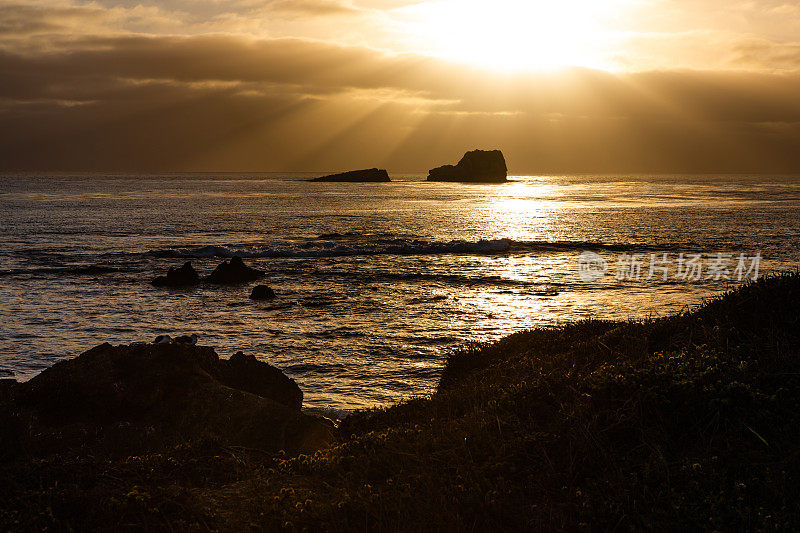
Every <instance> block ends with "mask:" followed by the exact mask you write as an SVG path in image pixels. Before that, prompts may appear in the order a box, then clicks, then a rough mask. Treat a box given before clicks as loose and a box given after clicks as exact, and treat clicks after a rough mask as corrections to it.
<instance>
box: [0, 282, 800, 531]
mask: <svg viewBox="0 0 800 533" xmlns="http://www.w3.org/2000/svg"><path fill="white" fill-rule="evenodd" d="M114 350H121V351H122V352H120V353H125V354H128V356H129V357H130V359H128V360H127V361H128V362H129V363H130V364H134V365H139V366H135V367H136V368H139V369H141V368H143V367H142V366H141V364H142V360H141V358H140V356H139V355H137V354H139V353H140V352H141V353H145V354H149V355H148V357H150V358H151V359H149V360H148V361H147V364H148V365H152V366H155V367H157V368H158V372H156V374H155V375H157V376H159V379H161V380H162V381H159V382H158V383H161V384H162V385H163V386H164V387H169V386H175V385H176V383H178V384H180V386H181V387H182V388H180V389H179V392H180V395H181V396H179V397H184V396H185V397H188V398H190V399H191V400H192V401H187V402H184V403H180V402H177V403H173V404H170V409H171V413H170V416H166V415H165V418H164V419H163V420H159V421H153V422H152V423H150V424H145V427H146V428H149V429H147V431H146V433H147V435H141V434H140V433H139V432H138V428H137V426H135V425H134V426H131V425H130V424H129V425H125V423H124V422H125V420H124V417H122V418H116V419H114V420H113V425H114V428H115V429H114V431H111V432H109V431H110V430H109V428H108V427H107V426H102V425H97V424H96V421H93V422H92V424H88V423H87V420H89V418H90V413H87V412H80V407H79V406H73V405H67V404H59V405H58V407H59V409H61V413H62V415H63V416H67V417H73V418H75V419H76V420H80V421H81V424H83V425H82V426H80V425H79V426H74V427H73V426H71V427H73V429H74V428H75V427H77V428H83V430H84V431H82V432H78V433H77V434H72V435H66V434H65V433H59V432H58V431H53V432H50V433H46V432H43V431H42V430H41V425H42V424H44V423H45V422H44V421H43V420H41V419H39V418H36V416H35V414H36V412H33V415H31V411H30V407H29V406H28V407H25V406H24V405H23V403H24V402H22V400H20V395H21V393H20V390H22V389H20V387H22V385H19V384H16V383H15V382H12V381H11V380H2V382H0V385H2V386H0V407H2V411H0V424H2V427H3V430H2V435H1V436H0V502H2V503H1V504H0V526H2V529H3V530H7V529H11V530H19V529H57V530H62V529H77V530H83V529H117V528H137V529H138V528H151V529H164V530H167V529H168V530H175V529H201V530H205V529H212V530H215V529H224V530H231V529H233V530H245V529H257V530H258V529H267V530H274V529H277V528H285V529H290V530H304V529H309V530H318V529H323V530H334V531H335V530H342V531H344V530H389V531H392V530H426V531H427V530H434V529H444V530H475V531H482V530H487V529H492V530H497V529H499V530H517V529H534V530H552V529H559V530H631V529H637V530H638V529H656V530H663V529H691V530H696V529H707V530H742V529H747V530H796V529H798V528H800V508H798V505H797V502H798V501H800V357H798V356H799V355H800V353H799V352H800V273H798V272H795V273H791V274H783V275H777V276H772V277H768V278H764V279H762V280H759V281H757V282H753V283H750V284H748V285H745V286H743V287H740V288H737V289H734V290H732V291H730V292H728V293H726V294H724V295H722V296H720V297H718V298H715V299H713V300H710V301H708V302H707V303H705V304H704V305H703V306H701V307H699V308H697V309H694V310H689V311H686V312H684V313H681V314H679V315H676V316H672V317H666V318H659V319H652V320H644V321H627V322H611V321H597V320H586V321H582V322H577V323H573V324H569V325H565V326H562V327H558V328H550V329H537V330H532V331H528V332H523V333H518V334H514V335H511V336H509V337H506V338H504V339H502V340H500V341H498V342H496V343H493V344H488V345H474V346H468V347H465V348H463V349H461V350H459V351H457V352H455V353H454V354H452V355H451V356H450V357H449V358H448V361H447V365H446V367H445V369H444V371H443V374H442V376H441V380H440V383H439V386H438V388H437V390H436V391H435V392H434V393H433V394H432V395H431V396H430V397H426V398H418V399H413V400H409V401H406V402H403V403H400V404H398V405H395V406H392V407H388V408H382V409H373V410H368V411H363V412H356V413H354V414H352V415H351V416H349V417H347V418H345V419H344V420H343V421H342V422H341V424H340V425H339V426H338V427H337V428H335V429H333V428H330V426H328V425H325V423H324V421H322V420H321V419H319V418H315V417H312V416H310V415H308V414H301V413H300V412H299V411H297V410H296V409H295V408H296V407H297V400H296V392H294V387H293V386H292V384H291V383H288V382H287V381H286V380H285V379H284V378H281V377H280V376H278V375H277V374H276V373H275V372H276V369H272V367H269V368H270V369H266V368H265V367H268V366H269V365H265V364H263V363H261V364H259V363H257V362H256V361H254V360H253V358H248V357H246V356H244V355H243V354H242V355H237V356H236V359H235V360H234V363H222V362H220V361H219V360H218V358H217V359H215V358H216V354H213V350H210V349H208V348H201V347H195V346H177V345H167V346H166V347H162V346H157V347H153V346H152V345H144V346H139V347H134V346H131V347H119V348H113V347H110V346H108V345H103V346H101V347H98V348H95V349H93V350H90V351H89V352H87V354H91V353H94V354H95V355H94V357H95V358H99V360H100V361H112V362H113V361H116V359H114V357H116V356H115V355H113V354H116V353H117V352H115V351H114ZM137 350H138V351H137ZM209 351H210V353H209ZM201 353H202V354H203V355H202V357H200V354H201ZM87 354H84V355H82V356H81V357H80V358H78V359H75V360H72V361H69V362H67V363H72V366H69V365H63V366H62V368H76V366H75V365H77V363H74V361H79V360H80V359H81V358H85V357H86V355H87ZM103 357H106V359H103ZM109 357H110V358H109ZM170 357H179V358H180V361H182V362H180V364H179V363H178V362H177V360H174V361H173V359H170ZM165 358H166V359H165ZM198 358H200V359H202V361H200V362H197V361H198V360H199V359H198ZM85 360H86V359H84V361H85ZM131 361H132V363H131ZM165 361H166V362H165ZM170 361H172V362H170ZM173 363H175V364H173ZM59 364H60V365H62V363H59ZM182 365H183V366H182ZM236 365H241V366H239V367H236ZM259 365H263V366H259ZM57 366H58V365H56V367H57ZM56 367H53V369H55V368H56ZM186 367H189V368H192V369H193V370H192V371H191V372H190V373H189V374H188V375H190V376H191V379H190V380H188V381H187V380H183V381H181V380H176V379H175V378H174V375H173V373H172V372H174V371H175V369H176V368H177V369H181V368H186ZM234 367H236V368H239V369H240V370H241V372H239V371H238V370H236V368H234ZM90 368H91V367H90ZM115 368H116V367H115ZM144 368H147V369H148V372H150V371H151V370H152V369H151V367H150V366H147V367H144ZM259 369H260V370H259ZM51 370H52V369H51ZM47 372H48V371H45V373H47ZM260 372H263V373H264V376H265V378H264V380H262V381H258V380H256V381H258V382H257V383H253V382H252V380H251V379H250V376H257V375H260ZM45 373H43V374H42V375H45ZM278 374H279V372H278ZM49 375H50V376H51V378H52V377H53V376H58V375H59V374H58V373H57V372H56V371H54V370H53V371H52V372H50V374H49ZM63 375H64V376H65V377H68V376H69V374H63ZM72 375H73V377H74V376H75V375H76V374H72ZM104 375H112V376H113V373H112V374H104ZM120 375H122V374H120ZM148 376H149V374H148ZM123 377H124V376H123ZM36 379H37V378H34V380H31V382H29V383H32V382H34V381H35V380H36ZM150 381H151V380H149V379H148V381H147V383H149V382H150ZM40 382H46V380H40ZM106 382H107V384H109V388H108V390H109V391H114V392H113V393H114V394H119V391H118V387H116V388H115V383H117V382H116V381H114V379H111V378H109V379H108V380H107V381H106ZM67 383H68V381H67V380H65V379H50V380H49V382H46V384H47V385H48V386H49V387H50V389H47V388H46V387H45V390H49V391H51V392H52V393H53V394H56V393H59V391H60V393H64V391H65V390H68V388H66V387H67V385H66V384H67ZM270 383H279V384H280V386H281V387H283V389H285V391H287V392H286V394H288V396H286V395H284V396H277V397H276V398H277V399H278V400H281V398H284V397H286V398H289V400H286V401H284V403H283V404H278V403H270V402H274V400H271V399H269V398H263V397H262V396H260V394H261V392H260V391H261V390H262V389H261V388H260V387H264V386H268V387H269V386H272V385H270ZM85 385H86V389H87V390H88V391H89V392H88V393H87V394H89V393H91V391H92V390H93V389H92V386H91V384H89V383H87V384H85ZM195 386H200V387H201V388H200V389H196V388H195ZM131 390H139V389H131ZM152 390H161V389H152ZM207 390H211V391H214V396H213V399H214V401H219V402H222V404H223V405H222V407H223V408H220V409H218V410H212V411H201V415H202V417H209V418H210V419H212V420H213V422H214V423H213V424H207V423H206V420H205V419H203V418H201V419H200V420H199V421H200V424H197V423H196V422H197V420H195V421H194V423H190V422H192V420H193V418H192V417H193V416H194V417H195V418H197V415H193V414H192V413H191V412H190V410H191V408H192V406H193V405H195V404H196V402H202V400H203V399H204V398H205V394H204V393H203V391H207ZM48 394H50V392H48ZM56 397H57V396H56ZM115 397H118V396H115ZM54 398H55V397H54ZM148 398H149V399H150V401H153V398H154V397H151V396H148V395H147V394H142V397H141V398H139V399H137V401H136V402H134V403H132V404H131V405H132V406H133V405H139V400H140V399H141V400H142V401H145V400H147V399H148ZM172 398H173V399H174V396H173V397H172ZM232 398H233V399H232ZM225 402H227V403H225ZM51 403H52V402H51ZM153 405H154V408H155V407H157V405H158V403H154V404H153ZM202 405H204V406H205V407H206V408H207V407H208V404H207V403H202ZM270 406H272V407H270ZM51 407H52V406H51ZM26 409H27V410H26ZM114 409H115V407H114V406H113V405H112V406H110V407H109V409H108V410H107V412H106V414H108V415H109V416H111V417H112V418H113V417H115V416H117V415H118V413H116V412H114ZM181 409H184V410H186V412H183V411H181ZM226 409H227V411H226ZM262 412H271V413H273V415H270V416H273V418H274V416H276V415H274V413H283V415H281V416H282V418H281V420H300V419H302V423H303V424H306V425H307V426H314V427H316V428H318V429H319V431H318V434H319V435H322V436H321V437H320V438H317V439H316V440H314V443H313V445H312V446H310V448H313V449H314V450H316V451H305V453H301V454H299V455H297V454H293V453H286V451H277V452H276V451H275V446H277V444H276V443H277V441H275V440H272V441H271V442H272V443H273V444H274V446H273V447H272V448H270V447H261V446H259V445H258V443H259V439H260V438H266V437H264V435H273V434H274V431H277V429H275V428H276V427H277V426H273V425H269V424H265V423H264V422H263V419H262V418H259V416H260V414H259V413H262ZM228 413H229V414H230V416H229V415H228ZM31 416H33V418H30V417H31ZM60 420H63V419H61V418H60V419H59V421H60ZM174 420H181V421H183V422H185V425H183V426H180V428H178V429H180V430H179V431H178V430H176V431H175V432H172V434H170V436H169V438H166V437H163V438H162V435H161V434H160V433H159V431H158V428H159V427H160V426H159V424H158V423H157V422H160V423H162V425H163V424H167V423H169V424H172V422H173V421H174ZM186 420H189V422H186ZM139 422H144V423H147V422H148V420H147V419H142V420H139ZM109 423H110V422H109ZM242 426H246V427H242ZM131 427H133V428H134V429H135V430H136V431H132V430H131V429H130V428H131ZM169 427H176V428H177V426H169ZM197 427H200V428H202V430H199V431H198V432H197V433H195V434H192V433H188V431H189V430H190V428H197ZM281 427H282V428H283V430H286V429H287V428H292V427H296V426H291V424H289V425H284V426H281ZM304 427H305V426H304ZM209 428H212V429H213V428H216V434H215V433H214V432H213V431H210V430H209ZM326 428H328V429H330V434H327V433H326V432H327V431H328V429H326ZM234 430H235V431H234ZM270 432H272V433H270ZM234 434H235V435H239V436H244V437H242V438H243V439H244V438H245V437H246V439H245V440H240V441H238V443H234V442H232V439H234V436H235V435H234ZM109 435H114V436H117V437H121V438H123V440H124V446H117V445H113V443H114V442H115V441H113V440H110V439H108V437H109ZM285 435H290V436H294V437H297V435H298V434H297V433H293V432H292V431H291V430H287V432H286V433H285ZM145 436H146V437H147V438H145ZM67 437H70V438H67ZM271 438H272V437H270V439H271ZM242 442H246V443H247V445H243V444H242ZM304 443H305V444H303V446H299V448H308V447H309V446H308V441H304ZM303 451H304V450H303Z"/></svg>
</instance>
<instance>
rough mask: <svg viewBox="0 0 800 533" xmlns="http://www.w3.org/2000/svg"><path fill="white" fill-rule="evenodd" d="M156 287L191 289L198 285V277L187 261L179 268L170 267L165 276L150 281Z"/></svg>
mask: <svg viewBox="0 0 800 533" xmlns="http://www.w3.org/2000/svg"><path fill="white" fill-rule="evenodd" d="M152 284H153V285H154V286H156V287H191V286H193V285H198V284H200V276H199V275H198V274H197V271H196V270H195V269H194V267H193V266H192V263H191V261H187V262H186V263H184V264H183V266H182V267H180V268H175V267H170V269H169V270H168V271H167V275H166V276H159V277H157V278H155V279H154V280H153V281H152Z"/></svg>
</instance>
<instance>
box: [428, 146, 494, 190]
mask: <svg viewBox="0 0 800 533" xmlns="http://www.w3.org/2000/svg"><path fill="white" fill-rule="evenodd" d="M507 178H508V167H507V166H506V160H505V158H504V157H503V152H501V151H500V150H490V151H485V150H473V151H471V152H467V153H466V154H464V157H462V158H461V161H459V162H458V164H457V165H444V166H442V167H438V168H434V169H432V170H430V171H429V173H428V181H460V182H473V183H503V182H505V181H507Z"/></svg>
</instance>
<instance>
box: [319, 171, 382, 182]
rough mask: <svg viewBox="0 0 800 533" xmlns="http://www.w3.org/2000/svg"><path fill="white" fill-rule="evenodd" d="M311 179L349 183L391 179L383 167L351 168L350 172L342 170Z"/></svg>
mask: <svg viewBox="0 0 800 533" xmlns="http://www.w3.org/2000/svg"><path fill="white" fill-rule="evenodd" d="M311 181H343V182H349V183H386V182H390V181H392V180H390V179H389V173H388V172H386V170H383V169H377V168H370V169H367V170H351V171H350V172H342V173H341V174H331V175H330V176H322V177H321V178H316V179H313V180H311Z"/></svg>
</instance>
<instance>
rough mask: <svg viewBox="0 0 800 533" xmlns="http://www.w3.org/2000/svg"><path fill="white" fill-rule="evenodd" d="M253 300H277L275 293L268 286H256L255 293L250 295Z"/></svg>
mask: <svg viewBox="0 0 800 533" xmlns="http://www.w3.org/2000/svg"><path fill="white" fill-rule="evenodd" d="M250 299H251V300H273V299H275V291H273V290H272V289H270V288H269V287H267V286H266V285H256V286H255V287H253V292H251V293H250Z"/></svg>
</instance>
